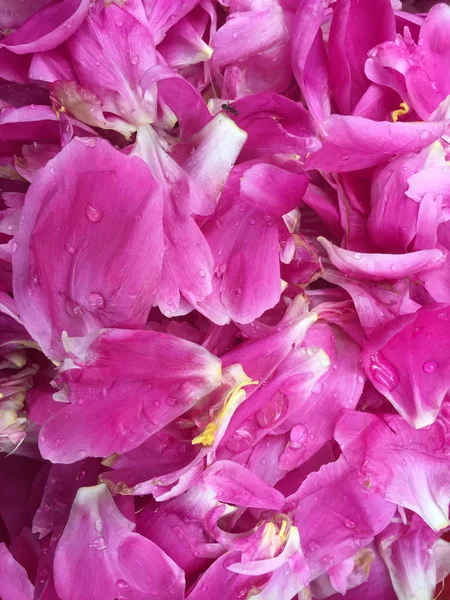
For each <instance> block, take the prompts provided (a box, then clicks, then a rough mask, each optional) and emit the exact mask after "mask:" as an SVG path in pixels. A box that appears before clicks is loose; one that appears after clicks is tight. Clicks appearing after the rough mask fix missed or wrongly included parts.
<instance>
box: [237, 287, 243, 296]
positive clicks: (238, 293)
mask: <svg viewBox="0 0 450 600" xmlns="http://www.w3.org/2000/svg"><path fill="white" fill-rule="evenodd" d="M236 296H237V297H238V298H240V297H241V296H242V290H241V288H236Z"/></svg>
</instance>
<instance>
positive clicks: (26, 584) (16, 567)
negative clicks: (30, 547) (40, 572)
mask: <svg viewBox="0 0 450 600" xmlns="http://www.w3.org/2000/svg"><path fill="white" fill-rule="evenodd" d="M0 594H1V598H2V600H33V598H34V586H33V585H32V584H31V583H30V580H29V579H28V576H27V573H26V571H25V569H24V568H23V567H22V565H20V564H19V563H18V562H16V561H15V560H14V558H13V557H12V555H11V554H10V552H9V551H8V549H7V548H6V546H5V544H0Z"/></svg>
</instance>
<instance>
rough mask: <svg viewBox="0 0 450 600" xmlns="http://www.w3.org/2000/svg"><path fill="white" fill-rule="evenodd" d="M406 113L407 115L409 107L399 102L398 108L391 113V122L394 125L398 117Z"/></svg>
mask: <svg viewBox="0 0 450 600" xmlns="http://www.w3.org/2000/svg"><path fill="white" fill-rule="evenodd" d="M406 113H409V106H408V105H407V104H406V102H400V108H399V109H397V110H394V111H393V112H392V113H391V117H392V122H393V123H395V122H396V121H398V118H399V117H402V116H403V115H406Z"/></svg>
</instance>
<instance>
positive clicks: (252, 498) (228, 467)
mask: <svg viewBox="0 0 450 600" xmlns="http://www.w3.org/2000/svg"><path fill="white" fill-rule="evenodd" d="M203 479H204V480H205V482H206V484H207V485H208V486H211V488H212V489H213V490H214V491H215V493H216V495H217V498H218V500H220V501H221V502H225V503H226V504H237V505H240V504H242V505H243V506H248V507H254V508H264V509H269V508H270V509H272V510H278V511H281V509H282V508H283V505H284V496H283V494H281V493H280V492H278V491H277V490H275V489H274V488H272V487H270V486H269V485H267V484H266V483H265V482H264V481H263V480H262V479H260V478H259V477H258V476H257V475H255V474H254V473H252V471H250V470H249V469H246V468H245V467H243V466H241V465H239V464H237V463H234V462H232V461H229V460H219V461H216V462H215V463H214V465H212V466H211V467H209V469H207V470H206V471H205V473H204V474H203Z"/></svg>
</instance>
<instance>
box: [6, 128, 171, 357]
mask: <svg viewBox="0 0 450 600" xmlns="http://www.w3.org/2000/svg"><path fill="white" fill-rule="evenodd" d="M155 188H156V184H155V181H154V180H153V178H152V177H151V175H150V173H149V171H148V169H147V167H146V166H145V165H144V164H143V163H142V161H140V160H139V159H137V158H134V157H132V158H130V157H126V156H124V155H123V154H121V153H120V152H118V151H117V150H115V149H114V148H113V147H112V146H111V145H110V144H109V143H108V142H106V141H104V140H98V141H97V143H96V141H95V140H92V141H91V140H82V139H80V138H76V139H74V140H73V141H72V142H71V143H70V144H68V145H67V146H66V147H65V148H64V150H63V151H62V152H60V153H59V154H58V155H57V156H56V157H55V158H54V159H53V160H51V161H50V162H49V163H47V166H46V167H45V168H43V169H41V170H40V171H39V173H38V174H37V175H36V176H35V179H34V183H33V185H32V186H31V187H30V190H29V192H28V194H27V198H26V201H25V206H24V209H23V213H22V216H23V225H22V226H21V228H20V231H19V233H18V234H17V236H16V242H17V252H15V253H14V255H13V260H14V267H13V268H14V286H15V293H16V295H17V297H18V299H19V310H20V312H21V314H22V317H23V320H24V323H25V324H26V327H27V328H28V329H29V331H30V332H31V333H32V335H33V336H34V339H36V340H37V341H39V343H40V345H41V347H42V348H43V349H44V351H45V352H46V353H48V354H49V355H52V356H54V357H61V356H64V352H63V349H62V344H61V333H62V331H67V332H68V333H69V335H75V336H76V335H83V334H85V333H87V332H89V331H92V330H95V329H97V328H99V327H105V326H106V327H107V326H112V325H119V324H121V325H127V326H136V325H141V326H142V325H143V324H144V323H145V321H146V319H147V315H148V312H149V310H150V307H151V305H152V303H153V301H154V298H155V292H156V289H155V288H156V285H157V283H158V281H159V277H160V269H161V258H162V257H161V255H160V252H159V249H160V247H161V243H162V239H161V236H162V231H161V225H159V226H158V222H159V223H161V219H162V214H161V213H162V206H161V202H160V199H159V197H158V194H157V190H156V189H155ZM112 198H114V199H115V200H114V211H111V210H110V209H111V202H112ZM119 203H120V204H119ZM119 205H122V206H123V209H121V211H120V212H119V211H118V206H119ZM150 222H151V223H152V230H151V232H149V230H148V226H147V224H148V223H150ZM56 223H58V224H59V225H58V226H56ZM61 223H65V225H64V227H62V225H61ZM43 229H45V230H48V231H49V232H51V233H50V234H49V235H46V237H45V239H44V238H43V237H42V235H41V231H42V230H43ZM108 240H109V241H108ZM44 242H45V244H44ZM43 244H44V245H45V247H44V246H43ZM109 244H111V247H109ZM55 256H56V257H58V259H59V266H58V269H55V268H54V257H55ZM139 256H140V257H141V263H140V265H141V266H140V268H136V266H137V261H138V260H139V259H138V257H139ZM131 266H133V269H132V270H131V271H130V267H131Z"/></svg>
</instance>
